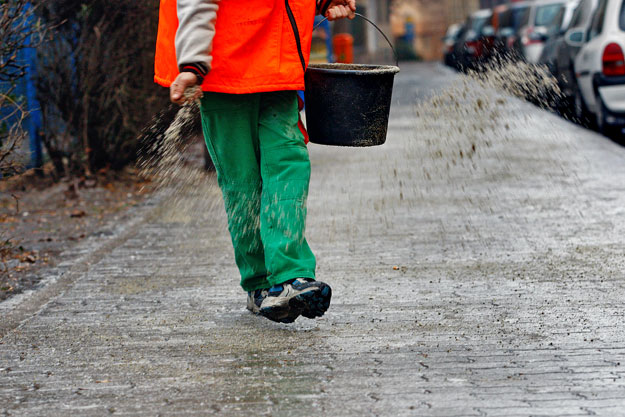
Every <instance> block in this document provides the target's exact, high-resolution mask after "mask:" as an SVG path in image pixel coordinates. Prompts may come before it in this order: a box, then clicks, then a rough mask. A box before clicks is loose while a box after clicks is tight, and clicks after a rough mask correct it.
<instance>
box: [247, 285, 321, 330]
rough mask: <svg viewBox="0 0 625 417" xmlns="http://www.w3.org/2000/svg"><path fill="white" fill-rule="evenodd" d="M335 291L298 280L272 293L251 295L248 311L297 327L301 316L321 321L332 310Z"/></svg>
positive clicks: (263, 291)
mask: <svg viewBox="0 0 625 417" xmlns="http://www.w3.org/2000/svg"><path fill="white" fill-rule="evenodd" d="M331 298H332V288H330V286H329V285H328V284H325V283H323V282H318V281H313V280H312V279H308V278H297V279H293V280H290V281H287V282H284V283H282V284H279V285H275V286H273V287H271V288H269V289H262V290H256V291H250V292H249V293H248V296H247V308H248V310H250V311H251V312H252V313H254V314H259V315H261V316H263V317H266V318H268V319H269V320H273V321H277V322H280V323H293V322H294V321H295V319H296V318H298V317H299V316H300V315H302V316H304V317H307V318H309V319H314V318H315V317H321V316H323V315H324V313H325V312H326V311H327V310H328V308H329V307H330V299H331Z"/></svg>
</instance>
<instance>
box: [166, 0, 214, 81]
mask: <svg viewBox="0 0 625 417" xmlns="http://www.w3.org/2000/svg"><path fill="white" fill-rule="evenodd" d="M218 1H219V0H177V12H178V31H177V32H176V58H177V60H178V68H182V67H184V66H185V65H193V66H195V67H198V69H199V70H200V71H201V72H202V74H203V75H206V73H208V71H210V68H211V61H212V59H213V58H212V56H211V52H212V49H213V37H214V36H215V20H216V19H217V9H218V8H219V6H218V5H217V2H218Z"/></svg>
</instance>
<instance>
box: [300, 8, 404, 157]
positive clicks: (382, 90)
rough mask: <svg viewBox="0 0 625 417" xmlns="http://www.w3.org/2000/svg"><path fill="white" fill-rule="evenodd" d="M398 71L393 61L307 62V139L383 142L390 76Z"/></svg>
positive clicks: (362, 143)
mask: <svg viewBox="0 0 625 417" xmlns="http://www.w3.org/2000/svg"><path fill="white" fill-rule="evenodd" d="M357 15H358V16H360V17H362V18H363V19H365V20H367V21H368V22H370V23H372V24H373V22H371V21H370V20H369V19H366V18H365V17H364V16H362V15H359V14H357ZM374 26H375V25H374ZM375 27H376V29H378V31H380V33H382V35H383V36H384V38H385V39H386V40H387V41H388V38H386V35H384V33H383V32H382V31H381V30H380V29H379V28H378V27H377V26H375ZM389 45H391V43H390V42H389ZM391 48H393V45H391ZM393 52H395V51H394V50H393ZM398 72H399V67H397V66H392V65H362V64H311V65H309V66H308V69H307V70H306V74H305V76H304V79H305V82H306V91H305V92H304V96H305V102H306V129H307V130H308V136H309V138H310V141H311V142H313V143H318V144H322V145H335V146H376V145H382V144H383V143H384V142H386V131H387V129H388V117H389V113H390V111H391V97H392V93H393V79H394V77H395V74H397V73H398Z"/></svg>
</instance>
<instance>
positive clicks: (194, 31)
mask: <svg viewBox="0 0 625 417" xmlns="http://www.w3.org/2000/svg"><path fill="white" fill-rule="evenodd" d="M355 11H356V0H320V1H317V2H315V1H314V0H223V1H217V0H177V1H176V0H161V5H160V14H159V32H158V39H157V49H156V58H155V81H156V82H157V83H159V84H161V85H163V86H167V87H169V88H170V98H171V101H173V102H174V103H178V104H182V103H184V102H185V100H189V99H191V100H195V99H198V98H199V99H200V113H201V118H202V129H203V132H204V138H205V141H206V146H207V148H208V151H209V153H210V156H211V158H212V160H213V162H214V164H215V168H216V171H217V182H218V184H219V187H220V188H221V191H222V194H223V199H224V205H225V209H226V213H227V216H228V229H229V231H230V235H231V238H232V244H233V247H234V255H235V261H236V264H237V266H238V269H239V272H240V274H241V286H242V288H243V289H244V290H245V291H247V293H248V294H247V308H248V309H249V310H250V311H252V312H253V313H255V314H258V315H261V316H264V317H266V318H268V319H270V320H273V321H277V322H282V323H291V322H293V321H294V320H295V319H296V318H298V317H299V316H304V317H307V318H316V317H321V316H323V314H324V313H325V312H326V311H327V309H328V307H329V305H330V300H331V297H332V289H331V288H330V286H329V285H328V284H326V283H323V282H320V281H317V280H316V277H315V269H316V261H315V256H314V254H313V252H312V250H311V249H310V247H309V245H308V243H307V241H306V238H305V224H306V200H307V196H308V187H309V181H310V160H309V157H308V150H307V148H306V142H307V138H306V132H305V129H303V125H302V124H301V121H300V119H299V111H300V110H301V104H302V103H301V101H300V100H299V99H298V95H297V91H298V90H303V89H304V72H305V71H306V67H307V65H308V59H309V55H310V44H311V39H312V30H313V20H314V16H315V15H316V14H321V15H323V16H325V17H327V18H328V19H329V20H336V19H341V18H352V19H353V18H354V13H355ZM196 85H199V86H201V89H198V91H197V92H196V93H191V94H189V91H193V90H189V89H190V88H191V87H194V86H196ZM185 93H186V94H185Z"/></svg>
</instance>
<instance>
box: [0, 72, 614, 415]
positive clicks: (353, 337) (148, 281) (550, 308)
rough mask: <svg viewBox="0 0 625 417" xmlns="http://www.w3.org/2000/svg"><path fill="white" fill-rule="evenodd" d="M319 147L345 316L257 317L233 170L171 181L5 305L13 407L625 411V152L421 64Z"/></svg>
mask: <svg viewBox="0 0 625 417" xmlns="http://www.w3.org/2000/svg"><path fill="white" fill-rule="evenodd" d="M453 83H456V84H455V87H450V85H452V84H453ZM428 92H434V93H436V94H438V95H439V97H438V98H435V99H427V98H426V97H427V94H428ZM417 101H420V102H421V103H425V104H421V105H419V106H418V107H417V108H415V103H416V102H417ZM310 153H311V159H312V161H313V179H312V183H311V193H310V198H309V221H308V231H307V234H308V237H309V242H310V244H311V247H312V248H313V250H314V251H315V252H316V254H317V256H318V265H319V267H318V277H319V279H322V280H324V281H326V282H328V283H329V284H331V285H332V287H333V289H334V298H333V304H332V306H331V309H330V311H329V312H328V313H327V314H326V316H325V317H323V318H322V319H319V320H316V321H311V320H306V319H299V320H298V321H296V323H294V324H293V325H281V324H275V323H272V322H269V321H267V320H264V319H262V318H259V317H255V316H253V315H251V314H249V313H248V312H247V311H246V310H245V296H244V294H243V292H242V291H241V290H240V289H239V288H238V287H237V282H238V278H237V271H236V269H235V267H234V260H233V254H232V249H231V247H230V242H229V237H228V234H227V231H226V228H225V221H224V212H223V209H222V207H221V204H222V203H221V200H220V197H219V192H218V190H217V189H216V187H215V184H214V178H211V179H210V181H209V184H207V186H206V187H205V188H204V189H197V188H196V189H191V190H189V189H186V190H185V192H184V194H183V195H179V196H178V197H177V202H176V204H172V203H171V200H170V199H169V198H168V197H167V195H166V194H165V193H161V194H159V195H157V196H155V197H153V198H152V199H151V200H150V201H149V202H148V203H146V204H144V205H143V206H142V207H141V208H139V209H137V211H135V212H133V216H131V217H129V218H128V219H126V220H125V221H124V222H123V223H121V224H117V225H111V227H110V229H109V230H107V231H106V233H104V235H105V237H106V238H102V236H100V237H98V238H97V239H96V238H94V239H87V241H86V242H84V243H83V244H81V246H78V247H77V248H75V249H74V250H73V252H72V253H71V254H69V255H68V257H69V258H71V259H73V260H72V261H67V262H66V263H65V264H62V265H60V266H59V267H58V268H57V269H55V270H53V271H50V274H49V276H48V277H47V278H46V282H47V285H46V286H45V287H44V288H42V289H39V290H37V291H36V292H34V293H32V294H25V295H23V296H18V297H15V298H14V299H12V300H10V301H9V302H5V303H2V304H0V314H1V315H2V320H0V335H2V339H1V340H0V416H34V415H48V416H60V415H63V416H67V415H163V416H165V415H172V416H178V415H224V416H247V415H271V416H311V415H323V416H362V415H365V416H470V415H476V416H496V415H505V416H517V415H518V416H525V415H536V416H537V415H554V416H555V415H557V416H563V415H567V416H573V415H607V416H613V415H623V414H625V411H624V410H625V324H624V315H625V313H624V311H623V299H624V295H625V256H624V254H625V244H624V243H625V233H624V232H625V148H622V147H620V146H618V145H616V144H614V143H612V142H610V141H609V140H608V139H606V138H603V137H601V136H599V135H597V134H595V133H592V132H589V131H586V130H584V129H581V128H579V127H577V126H575V125H573V124H570V123H567V122H565V121H563V120H561V119H559V118H557V117H556V116H554V115H551V114H548V113H546V112H543V111H540V110H538V109H536V108H535V107H533V106H531V105H529V104H527V103H523V102H520V101H518V100H516V99H513V98H510V97H502V96H499V95H497V94H496V93H495V92H493V91H489V90H488V89H487V88H483V87H482V86H479V85H476V84H475V83H471V82H466V83H465V82H463V81H462V80H460V81H459V80H458V78H457V76H456V75H453V74H452V73H451V72H449V71H447V70H446V69H444V68H442V67H440V66H438V65H430V64H419V65H404V66H403V67H402V73H401V74H399V76H398V78H397V81H396V94H395V98H394V108H393V112H392V120H391V125H390V131H389V136H388V142H387V144H386V145H384V146H383V147H379V148H370V149H337V148H329V147H323V146H317V145H310ZM207 202H208V203H207Z"/></svg>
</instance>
